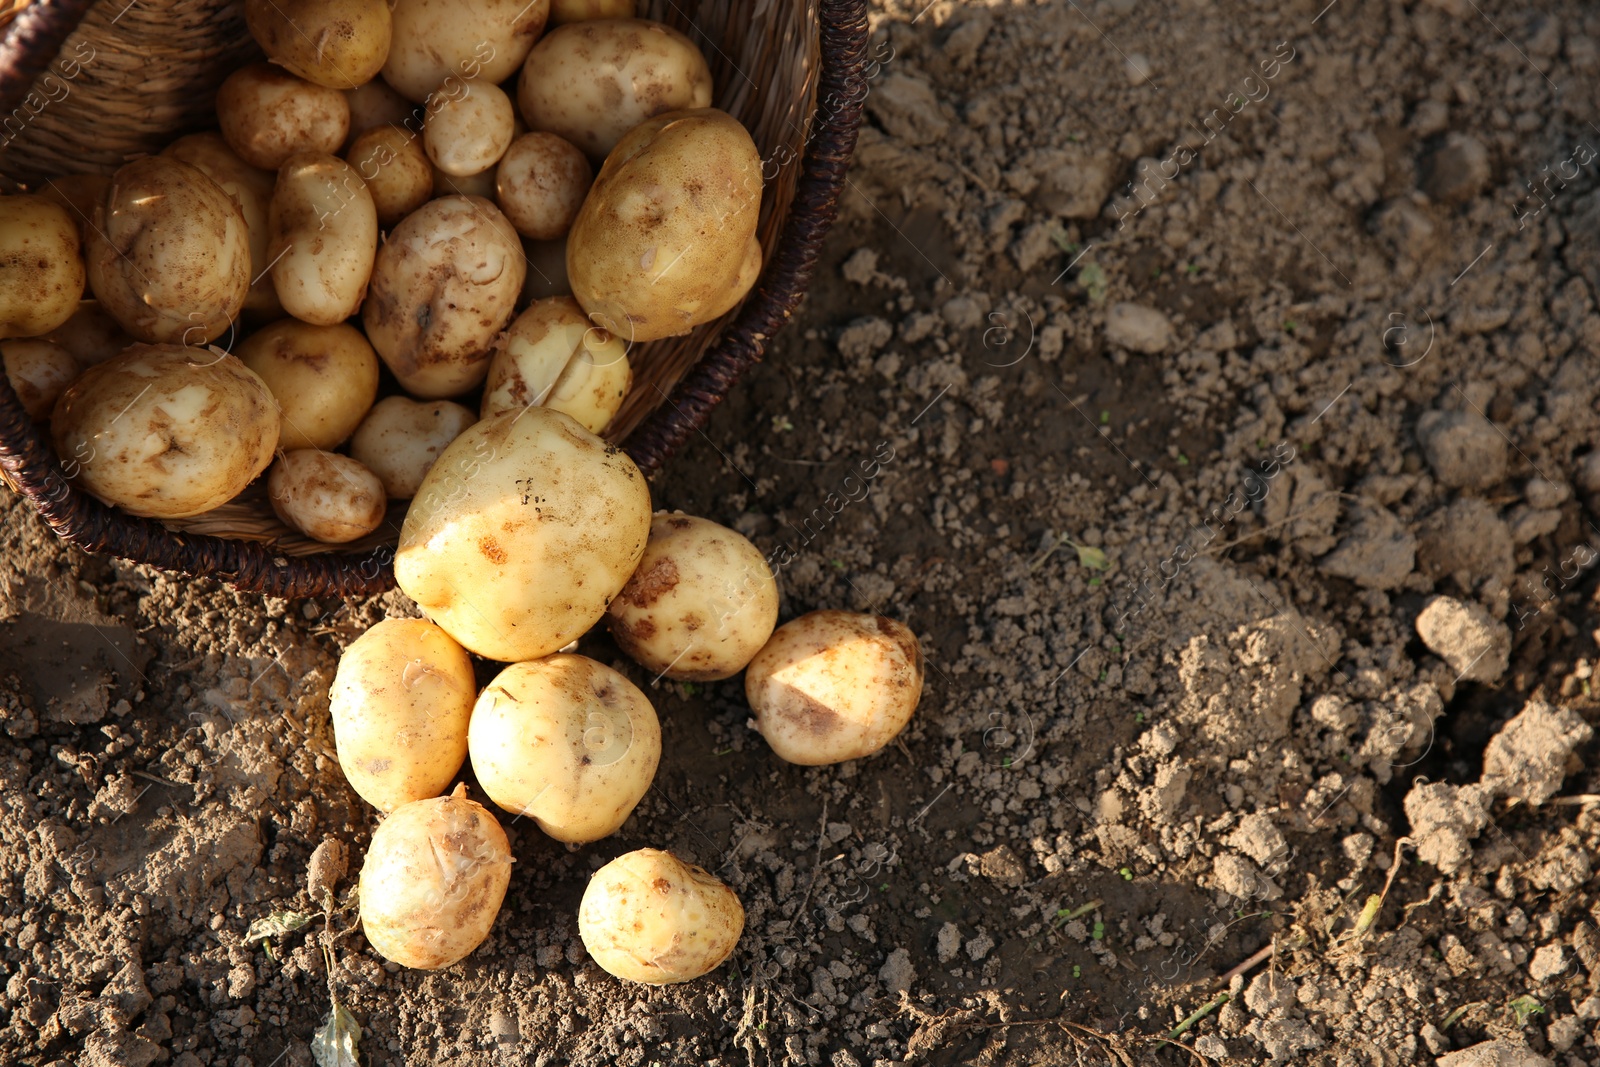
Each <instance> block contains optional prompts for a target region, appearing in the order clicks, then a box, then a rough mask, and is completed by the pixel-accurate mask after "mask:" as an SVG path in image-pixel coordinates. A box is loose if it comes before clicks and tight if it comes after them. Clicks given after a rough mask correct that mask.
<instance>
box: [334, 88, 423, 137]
mask: <svg viewBox="0 0 1600 1067" xmlns="http://www.w3.org/2000/svg"><path fill="white" fill-rule="evenodd" d="M344 99H345V103H346V104H348V105H349V107H350V136H349V138H348V139H347V140H346V141H345V145H346V148H347V149H348V147H349V146H350V145H353V144H355V140H356V138H357V137H360V136H361V135H362V134H364V133H366V132H367V131H368V130H371V129H376V128H377V127H379V126H399V127H400V128H401V129H403V130H405V131H407V132H408V133H412V134H415V133H417V132H418V131H419V130H421V129H422V120H421V119H420V118H419V117H418V114H417V106H416V105H415V104H413V103H412V102H411V101H409V100H407V99H406V98H405V97H403V96H401V95H400V94H399V93H397V92H395V91H394V90H393V89H391V88H390V87H389V83H388V82H386V81H384V80H383V79H382V78H374V79H372V80H371V81H369V82H367V84H365V85H360V86H357V87H356V88H354V89H349V90H346V92H345V94H344Z"/></svg>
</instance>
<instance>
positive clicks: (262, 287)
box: [161, 130, 283, 319]
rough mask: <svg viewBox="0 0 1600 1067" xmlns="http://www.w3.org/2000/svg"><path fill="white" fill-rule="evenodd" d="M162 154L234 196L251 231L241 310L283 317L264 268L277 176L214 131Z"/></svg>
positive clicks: (176, 143) (189, 138)
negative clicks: (245, 293)
mask: <svg viewBox="0 0 1600 1067" xmlns="http://www.w3.org/2000/svg"><path fill="white" fill-rule="evenodd" d="M161 154H162V155H164V156H171V157H172V158H174V159H181V160H182V161H183V162H185V163H188V164H189V165H190V166H192V167H196V168H198V169H199V170H201V171H202V172H204V173H205V176H206V177H208V178H210V179H211V180H212V181H214V182H216V183H217V184H218V185H220V186H222V189H223V191H224V192H226V193H227V194H228V195H229V196H231V197H233V201H234V203H236V204H238V205H239V210H240V211H242V212H244V222H245V225H246V226H247V227H249V230H250V279H251V280H250V293H249V295H248V296H246V297H245V300H244V310H245V311H247V312H253V313H254V314H255V315H256V316H257V317H259V318H264V319H274V318H277V317H278V316H280V315H282V314H283V306H282V305H281V304H279V303H278V293H277V290H276V289H274V288H273V287H272V274H271V272H270V271H269V270H268V269H267V268H268V267H270V266H272V260H271V259H270V258H269V256H268V254H267V246H268V244H269V242H270V239H271V238H270V234H269V233H268V232H267V207H268V205H269V204H271V203H272V185H273V182H274V181H275V180H276V178H277V176H276V175H275V174H273V173H272V172H271V171H266V170H261V169H260V168H259V167H252V166H251V165H250V164H248V163H246V162H245V161H244V160H242V159H240V158H239V156H238V155H237V153H235V152H234V150H233V149H231V148H229V147H228V142H227V141H225V140H223V139H222V135H221V134H220V133H217V132H216V131H214V130H208V131H206V132H204V133H192V134H189V135H188V136H187V137H180V138H178V139H177V140H176V141H173V142H172V143H171V144H169V145H168V146H167V147H166V148H164V149H162V151H161Z"/></svg>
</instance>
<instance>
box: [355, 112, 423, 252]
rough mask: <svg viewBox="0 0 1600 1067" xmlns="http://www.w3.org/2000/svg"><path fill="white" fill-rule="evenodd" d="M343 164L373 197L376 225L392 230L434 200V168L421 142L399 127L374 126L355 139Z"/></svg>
mask: <svg viewBox="0 0 1600 1067" xmlns="http://www.w3.org/2000/svg"><path fill="white" fill-rule="evenodd" d="M344 158H345V162H346V163H349V164H350V165H351V166H352V167H354V168H355V170H356V173H357V174H359V175H360V176H361V180H362V181H364V182H365V183H366V185H367V191H368V192H369V193H371V194H372V203H373V206H374V207H375V208H376V209H377V212H378V225H379V226H382V227H383V228H384V229H386V230H390V229H393V228H394V227H395V224H397V223H398V222H399V221H400V220H401V219H403V218H405V217H406V216H407V215H409V214H411V213H412V212H413V211H415V210H417V208H419V207H421V206H422V205H423V204H426V203H427V202H428V200H429V199H430V198H431V197H432V196H433V166H432V164H430V163H429V162H428V156H427V153H425V152H424V151H423V150H422V140H421V138H419V137H418V136H417V135H416V134H414V133H412V132H410V131H409V130H404V129H401V128H400V127H399V126H375V127H373V128H372V129H370V130H367V131H366V132H365V133H363V134H362V135H361V136H359V137H357V138H356V139H355V143H353V144H352V145H351V146H350V151H348V152H346V153H345V157H344Z"/></svg>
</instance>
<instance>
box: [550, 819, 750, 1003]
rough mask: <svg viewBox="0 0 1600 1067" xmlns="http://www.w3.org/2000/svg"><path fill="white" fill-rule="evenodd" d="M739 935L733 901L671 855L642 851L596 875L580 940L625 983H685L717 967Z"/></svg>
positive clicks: (739, 910)
mask: <svg viewBox="0 0 1600 1067" xmlns="http://www.w3.org/2000/svg"><path fill="white" fill-rule="evenodd" d="M743 933H744V905H742V904H740V903H739V897H738V894H736V893H735V892H734V891H733V890H731V889H729V888H728V887H727V886H726V885H724V884H723V883H722V882H720V881H718V880H717V879H716V878H714V877H712V876H711V875H710V874H708V873H707V872H706V871H704V870H703V869H701V868H699V867H696V866H694V865H693V864H689V863H685V862H683V861H682V860H680V859H679V858H678V857H676V856H674V855H673V854H672V853H670V852H662V851H661V850H659V849H654V848H641V849H639V850H638V851H637V852H629V853H628V854H626V855H623V856H618V857H617V858H616V859H614V860H612V861H611V862H610V863H608V864H606V865H605V866H604V867H601V868H600V869H599V870H598V871H595V872H594V877H593V878H590V879H589V884H588V885H587V886H586V887H584V890H583V901H582V903H580V904H579V905H578V936H579V937H581V938H582V939H583V947H584V948H586V949H588V951H589V955H590V956H592V957H593V958H594V961H595V962H596V963H598V964H599V965H600V966H601V967H602V968H603V969H605V970H606V971H607V972H608V973H610V974H613V975H616V976H617V977H618V978H621V979H622V980H623V981H625V982H644V983H646V984H648V985H670V984H672V983H675V982H688V981H692V980H693V979H696V978H699V977H700V976H701V975H703V974H709V973H710V972H711V971H714V970H716V969H717V967H719V966H721V964H722V962H723V961H724V960H726V959H727V958H728V957H729V956H731V955H733V950H734V948H735V947H736V946H737V945H738V944H739V936H740V935H741V934H743Z"/></svg>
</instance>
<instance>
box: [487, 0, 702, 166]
mask: <svg viewBox="0 0 1600 1067" xmlns="http://www.w3.org/2000/svg"><path fill="white" fill-rule="evenodd" d="M517 105H518V106H519V107H520V108H521V110H522V119H523V121H524V122H526V123H527V124H528V128H529V129H530V130H544V131H546V132H548V133H554V134H559V135H560V136H562V137H564V138H566V139H567V140H568V141H571V142H572V143H573V144H575V145H577V146H578V147H579V148H581V149H582V150H583V151H584V152H586V153H588V155H589V158H591V159H594V160H602V159H605V158H606V156H607V155H608V154H609V153H610V152H611V149H612V148H613V147H614V146H615V145H616V144H617V142H618V141H620V140H621V139H622V135H623V134H625V133H627V132H628V131H629V130H631V129H633V128H634V127H635V126H637V125H639V123H641V122H643V121H645V120H646V119H649V118H654V117H655V116H656V115H659V114H661V113H663V112H666V111H679V110H682V109H684V108H703V107H709V106H711V68H710V67H708V66H706V60H705V57H704V56H702V55H701V54H700V49H698V48H696V47H695V45H694V42H693V41H691V40H689V38H687V37H685V36H684V35H683V34H681V33H679V32H678V31H677V30H675V29H673V28H671V27H670V26H663V25H662V24H661V23H659V22H651V21H649V20H648V19H600V20H597V21H585V22H574V23H570V24H568V25H566V26H559V27H557V28H556V29H554V30H551V31H550V33H549V34H547V35H546V36H545V38H544V39H543V40H542V41H540V42H539V43H538V44H536V45H534V47H533V51H531V52H529V53H528V59H527V62H526V63H524V64H523V67H522V76H521V78H520V80H519V81H518V82H517Z"/></svg>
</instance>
